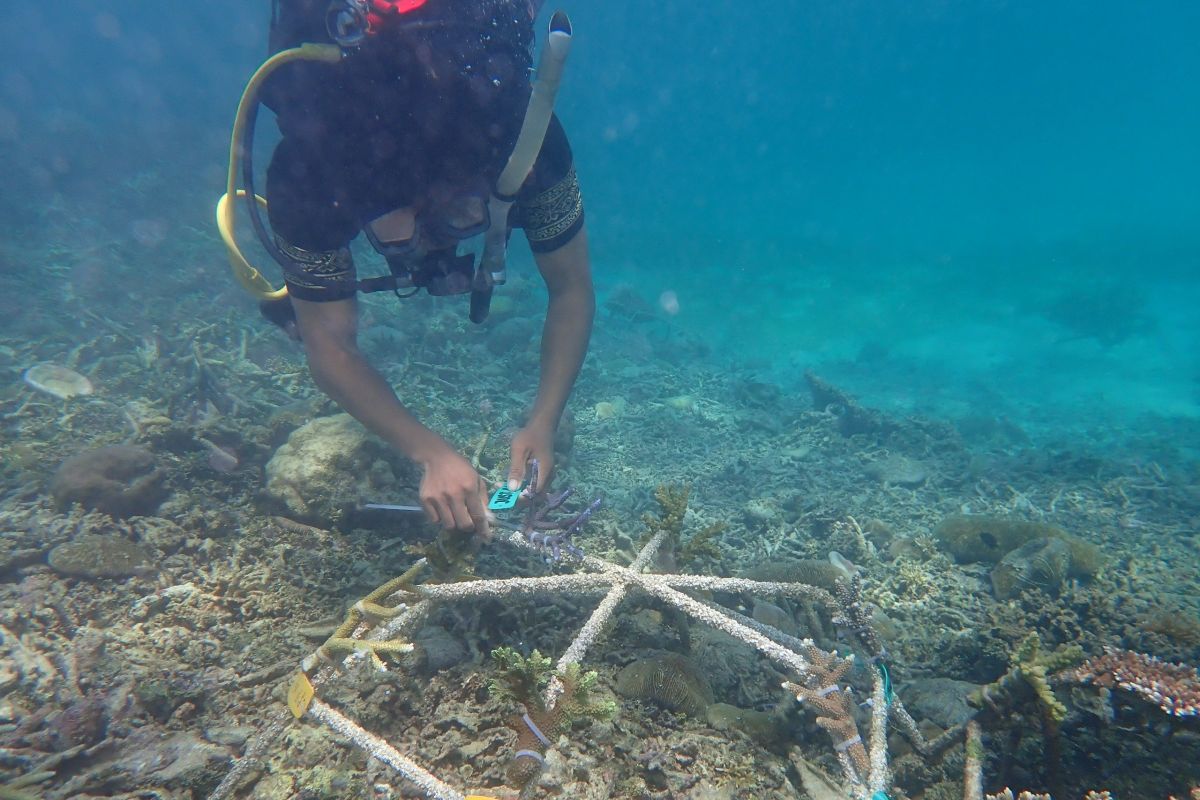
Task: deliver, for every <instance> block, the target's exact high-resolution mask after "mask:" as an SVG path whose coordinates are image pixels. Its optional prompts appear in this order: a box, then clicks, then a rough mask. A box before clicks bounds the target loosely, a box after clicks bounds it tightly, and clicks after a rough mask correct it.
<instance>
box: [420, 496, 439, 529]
mask: <svg viewBox="0 0 1200 800" xmlns="http://www.w3.org/2000/svg"><path fill="white" fill-rule="evenodd" d="M421 508H423V509H425V516H427V517H429V521H430V522H432V523H433V524H434V525H438V524H440V523H441V521H442V515H441V514H440V513H438V506H437V503H435V502H434V501H433V499H432V498H425V497H422V498H421Z"/></svg>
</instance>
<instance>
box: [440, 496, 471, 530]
mask: <svg viewBox="0 0 1200 800" xmlns="http://www.w3.org/2000/svg"><path fill="white" fill-rule="evenodd" d="M463 500H464V498H462V497H454V498H450V502H449V506H450V514H451V516H452V520H447V522H448V523H450V524H446V525H445V527H446V528H452V527H453V528H458V529H459V530H460V531H469V530H474V528H475V523H474V522H473V521H472V520H471V512H469V511H467V504H466V503H465V502H463Z"/></svg>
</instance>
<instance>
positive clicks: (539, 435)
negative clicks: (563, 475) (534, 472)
mask: <svg viewBox="0 0 1200 800" xmlns="http://www.w3.org/2000/svg"><path fill="white" fill-rule="evenodd" d="M535 458H536V459H537V462H538V485H537V486H532V487H530V491H534V492H540V491H542V490H544V489H545V488H546V487H547V486H549V485H550V481H551V480H552V479H553V478H554V429H553V428H552V427H550V426H548V425H540V424H538V423H533V422H531V423H530V424H529V425H526V426H525V427H524V428H522V429H521V430H519V431H517V432H516V434H515V435H514V436H513V440H512V462H511V463H512V466H510V467H509V468H508V488H509V489H510V490H513V491H516V490H517V489H519V488H521V483H522V482H523V481H524V480H525V474H526V473H527V472H528V471H529V462H531V461H533V460H534V459H535Z"/></svg>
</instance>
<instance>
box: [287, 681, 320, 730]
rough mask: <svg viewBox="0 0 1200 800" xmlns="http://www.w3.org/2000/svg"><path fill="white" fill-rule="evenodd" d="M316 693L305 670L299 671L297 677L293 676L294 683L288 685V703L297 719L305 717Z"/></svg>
mask: <svg viewBox="0 0 1200 800" xmlns="http://www.w3.org/2000/svg"><path fill="white" fill-rule="evenodd" d="M316 693H317V690H316V689H314V688H313V685H312V682H311V681H310V680H309V679H308V676H307V675H305V674H304V673H303V672H297V673H296V677H294V678H292V685H291V686H289V687H288V698H287V703H288V708H289V709H291V712H292V716H293V717H295V718H296V719H300V718H301V717H303V716H304V712H305V711H308V706H309V704H310V703H312V699H313V695H315V694H316Z"/></svg>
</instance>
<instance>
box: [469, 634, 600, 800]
mask: <svg viewBox="0 0 1200 800" xmlns="http://www.w3.org/2000/svg"><path fill="white" fill-rule="evenodd" d="M492 657H493V658H494V659H496V662H497V664H498V667H499V669H498V674H497V676H496V677H495V678H493V679H492V682H491V688H492V691H493V692H494V693H495V694H497V695H498V696H500V697H504V698H507V699H509V700H512V701H514V702H516V703H520V704H521V705H522V706H524V707H525V711H524V713H523V714H521V716H520V717H518V718H517V719H516V720H515V721H514V723H513V728H514V729H515V730H516V732H517V748H518V749H517V752H516V753H515V754H514V755H513V760H512V763H511V764H510V765H509V768H508V780H509V783H511V784H512V785H513V786H525V785H526V784H528V783H529V782H530V780H531V779H532V778H533V777H535V776H536V775H537V774H538V773H539V772H540V771H541V769H542V766H543V765H544V764H545V758H544V754H545V752H546V750H547V749H549V748H550V747H551V746H552V743H553V741H554V740H555V738H557V737H558V735H559V733H561V732H562V731H563V730H564V729H566V728H567V727H569V726H570V724H571V723H572V722H573V721H574V720H576V719H581V718H589V719H609V718H611V717H612V716H613V715H614V714H616V713H617V706H616V703H613V702H611V701H608V702H594V701H593V700H592V699H591V697H590V695H591V692H592V690H593V689H594V688H595V686H596V680H597V678H598V676H597V674H596V673H595V672H583V671H582V670H581V669H580V667H579V665H578V664H571V665H569V666H568V667H567V668H566V670H565V671H564V672H563V673H562V674H559V675H555V673H554V665H553V662H551V661H550V659H549V658H546V657H545V656H543V655H542V654H541V653H539V652H538V651H537V650H534V651H533V653H531V654H530V655H529V657H528V658H526V657H524V656H522V655H521V654H520V653H518V652H517V651H516V650H513V649H512V648H511V647H501V648H498V649H496V650H493V651H492ZM552 678H555V679H557V680H558V681H559V682H560V683H561V684H562V686H563V693H562V695H561V696H560V697H559V698H558V702H557V703H555V704H554V706H552V707H547V705H546V702H545V699H544V696H543V690H544V689H545V687H546V686H547V685H548V684H549V683H550V680H551V679H552Z"/></svg>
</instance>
